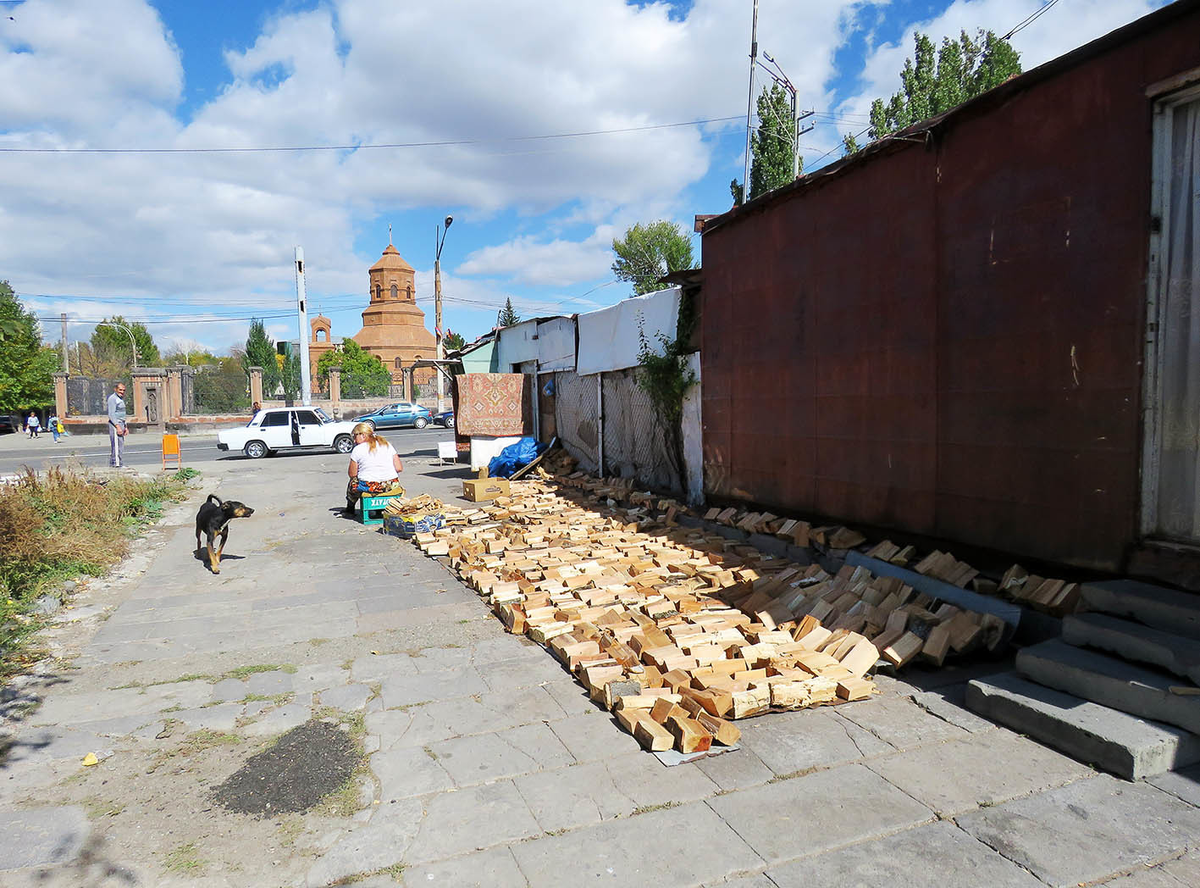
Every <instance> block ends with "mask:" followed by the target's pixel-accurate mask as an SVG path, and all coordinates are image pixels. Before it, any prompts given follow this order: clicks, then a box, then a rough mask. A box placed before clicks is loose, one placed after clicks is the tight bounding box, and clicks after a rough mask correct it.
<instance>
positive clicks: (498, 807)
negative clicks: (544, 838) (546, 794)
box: [405, 780, 542, 863]
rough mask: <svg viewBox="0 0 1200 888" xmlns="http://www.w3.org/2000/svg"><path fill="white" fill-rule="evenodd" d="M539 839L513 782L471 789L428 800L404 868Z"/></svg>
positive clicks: (536, 828) (527, 809) (531, 815)
mask: <svg viewBox="0 0 1200 888" xmlns="http://www.w3.org/2000/svg"><path fill="white" fill-rule="evenodd" d="M541 834H542V828H541V827H540V826H538V824H537V821H536V820H534V817H533V813H532V812H531V811H530V810H529V806H528V805H526V804H525V800H524V799H522V798H521V794H520V793H519V792H517V788H516V787H515V786H514V785H513V783H512V781H510V780H503V781H499V782H497V783H488V784H484V785H482V786H470V787H467V788H466V789H460V790H459V791H458V792H448V793H443V794H441V795H436V796H433V797H432V798H431V799H429V801H428V802H427V806H426V813H425V821H424V822H423V823H422V824H421V831H420V832H419V833H418V834H417V837H416V839H414V840H413V843H412V845H411V846H410V847H409V850H408V853H407V854H406V855H405V862H406V863H428V862H431V861H434V860H443V859H445V858H448V857H458V856H461V855H463V854H467V853H469V852H472V851H482V850H483V849H485V848H490V847H492V846H493V845H504V844H509V843H512V842H516V841H518V840H520V839H525V838H529V837H530V836H539V835H541Z"/></svg>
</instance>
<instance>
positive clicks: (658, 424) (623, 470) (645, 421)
mask: <svg viewBox="0 0 1200 888" xmlns="http://www.w3.org/2000/svg"><path fill="white" fill-rule="evenodd" d="M637 373H638V371H637V370H636V369H630V370H618V371H615V372H613V373H602V374H600V376H601V378H602V379H603V385H604V472H605V474H607V475H616V476H619V477H621V478H636V479H637V480H638V483H639V485H642V486H646V487H650V488H652V489H654V490H669V491H671V492H673V493H679V492H680V487H679V470H678V468H677V467H676V466H675V460H674V459H672V456H671V453H670V448H669V446H668V444H667V435H666V431H665V429H664V428H663V424H662V421H661V420H660V418H659V414H658V410H657V409H656V408H655V406H654V402H653V401H652V400H651V399H650V396H649V395H648V394H646V392H645V391H643V390H642V388H641V387H640V386H638V383H637Z"/></svg>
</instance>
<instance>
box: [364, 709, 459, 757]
mask: <svg viewBox="0 0 1200 888" xmlns="http://www.w3.org/2000/svg"><path fill="white" fill-rule="evenodd" d="M365 724H366V727H367V730H368V731H370V732H371V733H372V734H377V735H379V739H380V749H383V750H385V751H386V750H389V749H402V748H405V747H412V746H426V745H428V744H430V743H435V742H437V741H438V740H448V739H449V738H450V737H453V736H454V735H455V733H456V732H455V731H454V729H453V728H451V727H449V726H447V725H446V724H444V723H442V722H441V721H438V720H435V719H432V718H430V717H429V716H428V715H427V714H426V713H425V707H423V706H417V707H414V708H412V709H384V710H380V711H378V712H369V713H367V716H366V720H365Z"/></svg>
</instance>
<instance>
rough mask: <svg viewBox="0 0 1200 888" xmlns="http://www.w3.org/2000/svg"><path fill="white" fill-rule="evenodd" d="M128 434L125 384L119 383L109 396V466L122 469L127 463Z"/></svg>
mask: <svg viewBox="0 0 1200 888" xmlns="http://www.w3.org/2000/svg"><path fill="white" fill-rule="evenodd" d="M128 432H129V424H128V423H127V422H126V421H125V383H123V382H118V383H117V384H116V385H115V386H113V393H112V394H111V395H109V396H108V443H109V447H110V451H109V457H108V464H109V465H110V466H112V467H113V468H115V469H119V468H121V464H122V463H123V462H124V461H125V435H126V434H127V433H128Z"/></svg>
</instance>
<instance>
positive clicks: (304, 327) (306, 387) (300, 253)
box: [296, 247, 312, 407]
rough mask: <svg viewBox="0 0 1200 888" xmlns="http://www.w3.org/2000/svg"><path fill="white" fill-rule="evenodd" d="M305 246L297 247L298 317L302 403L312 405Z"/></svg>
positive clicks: (306, 405) (307, 405)
mask: <svg viewBox="0 0 1200 888" xmlns="http://www.w3.org/2000/svg"><path fill="white" fill-rule="evenodd" d="M304 302H305V294H304V248H303V247H296V319H297V321H298V322H299V324H300V403H301V404H303V405H304V406H305V407H310V406H312V380H311V378H310V375H309V370H308V308H307V307H306V306H305V304H304Z"/></svg>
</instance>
